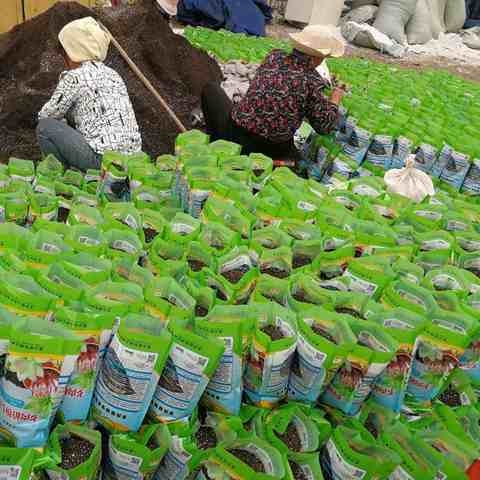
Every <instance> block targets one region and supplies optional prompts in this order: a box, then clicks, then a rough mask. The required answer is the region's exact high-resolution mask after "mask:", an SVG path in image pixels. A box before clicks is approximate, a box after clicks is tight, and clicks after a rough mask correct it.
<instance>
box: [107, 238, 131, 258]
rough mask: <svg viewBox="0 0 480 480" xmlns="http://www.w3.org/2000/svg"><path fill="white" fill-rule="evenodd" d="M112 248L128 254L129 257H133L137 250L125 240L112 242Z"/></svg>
mask: <svg viewBox="0 0 480 480" xmlns="http://www.w3.org/2000/svg"><path fill="white" fill-rule="evenodd" d="M112 248H113V249H114V250H120V251H122V252H125V253H129V254H131V255H134V254H136V253H137V248H136V247H135V246H134V245H132V244H131V243H129V242H127V241H125V240H114V241H113V242H112Z"/></svg>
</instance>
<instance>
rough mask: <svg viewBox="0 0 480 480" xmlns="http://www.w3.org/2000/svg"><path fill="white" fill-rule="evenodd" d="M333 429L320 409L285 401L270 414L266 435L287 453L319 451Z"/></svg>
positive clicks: (274, 445)
mask: <svg viewBox="0 0 480 480" xmlns="http://www.w3.org/2000/svg"><path fill="white" fill-rule="evenodd" d="M330 433H331V426H330V424H329V423H328V422H327V421H326V420H325V419H324V418H323V414H321V413H320V412H319V411H318V410H314V409H311V410H310V409H305V411H304V409H303V408H301V407H299V406H297V405H295V404H286V405H283V406H281V407H279V408H278V409H277V410H275V411H272V412H271V413H270V414H269V415H267V417H266V420H265V432H264V437H263V438H264V439H265V440H267V441H268V442H269V443H270V444H271V445H272V446H273V447H275V448H276V449H277V450H278V451H279V452H280V453H281V454H282V455H287V454H288V453H312V452H315V451H317V450H318V449H319V447H320V445H322V444H323V443H324V442H325V441H326V440H327V439H328V437H329V436H330Z"/></svg>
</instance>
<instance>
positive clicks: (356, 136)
mask: <svg viewBox="0 0 480 480" xmlns="http://www.w3.org/2000/svg"><path fill="white" fill-rule="evenodd" d="M371 140H372V134H371V133H370V132H369V131H367V130H364V129H362V128H359V127H358V126H356V125H355V126H354V127H353V129H352V133H351V135H350V137H349V138H348V140H347V142H346V143H345V145H344V147H343V150H344V152H345V153H346V154H347V155H348V156H349V157H351V158H352V159H353V160H355V162H356V163H357V165H360V164H361V163H363V160H364V158H365V155H366V154H367V151H368V148H369V146H370V142H371Z"/></svg>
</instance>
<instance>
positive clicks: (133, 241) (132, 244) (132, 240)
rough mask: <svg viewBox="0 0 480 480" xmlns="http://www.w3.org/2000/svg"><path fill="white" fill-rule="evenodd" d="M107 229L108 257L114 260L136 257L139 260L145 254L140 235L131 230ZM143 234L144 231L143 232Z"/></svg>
mask: <svg viewBox="0 0 480 480" xmlns="http://www.w3.org/2000/svg"><path fill="white" fill-rule="evenodd" d="M111 227H112V228H108V227H107V228H106V231H105V238H106V240H107V245H108V248H107V252H106V253H107V255H108V256H109V257H110V258H112V259H116V258H122V257H125V256H126V257H134V258H136V259H139V258H140V257H141V256H142V255H143V254H144V251H143V243H142V241H141V240H140V238H139V237H138V235H137V234H136V233H135V232H134V231H133V230H130V229H124V228H115V225H111ZM142 234H143V230H142Z"/></svg>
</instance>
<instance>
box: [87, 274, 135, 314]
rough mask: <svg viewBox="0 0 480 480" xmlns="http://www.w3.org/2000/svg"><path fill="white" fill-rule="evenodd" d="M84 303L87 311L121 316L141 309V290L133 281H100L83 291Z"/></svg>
mask: <svg viewBox="0 0 480 480" xmlns="http://www.w3.org/2000/svg"><path fill="white" fill-rule="evenodd" d="M84 301H85V305H86V307H87V308H88V310H89V311H94V312H98V313H100V312H104V313H111V314H113V315H115V316H117V317H123V316H125V315H127V314H128V313H138V312H140V311H142V309H143V306H144V302H143V290H142V289H141V288H140V287H139V286H138V285H135V284H134V283H127V282H123V283H115V282H109V281H107V282H102V283H100V284H98V285H96V286H95V287H94V288H91V289H90V290H87V291H86V292H85V299H84Z"/></svg>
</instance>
